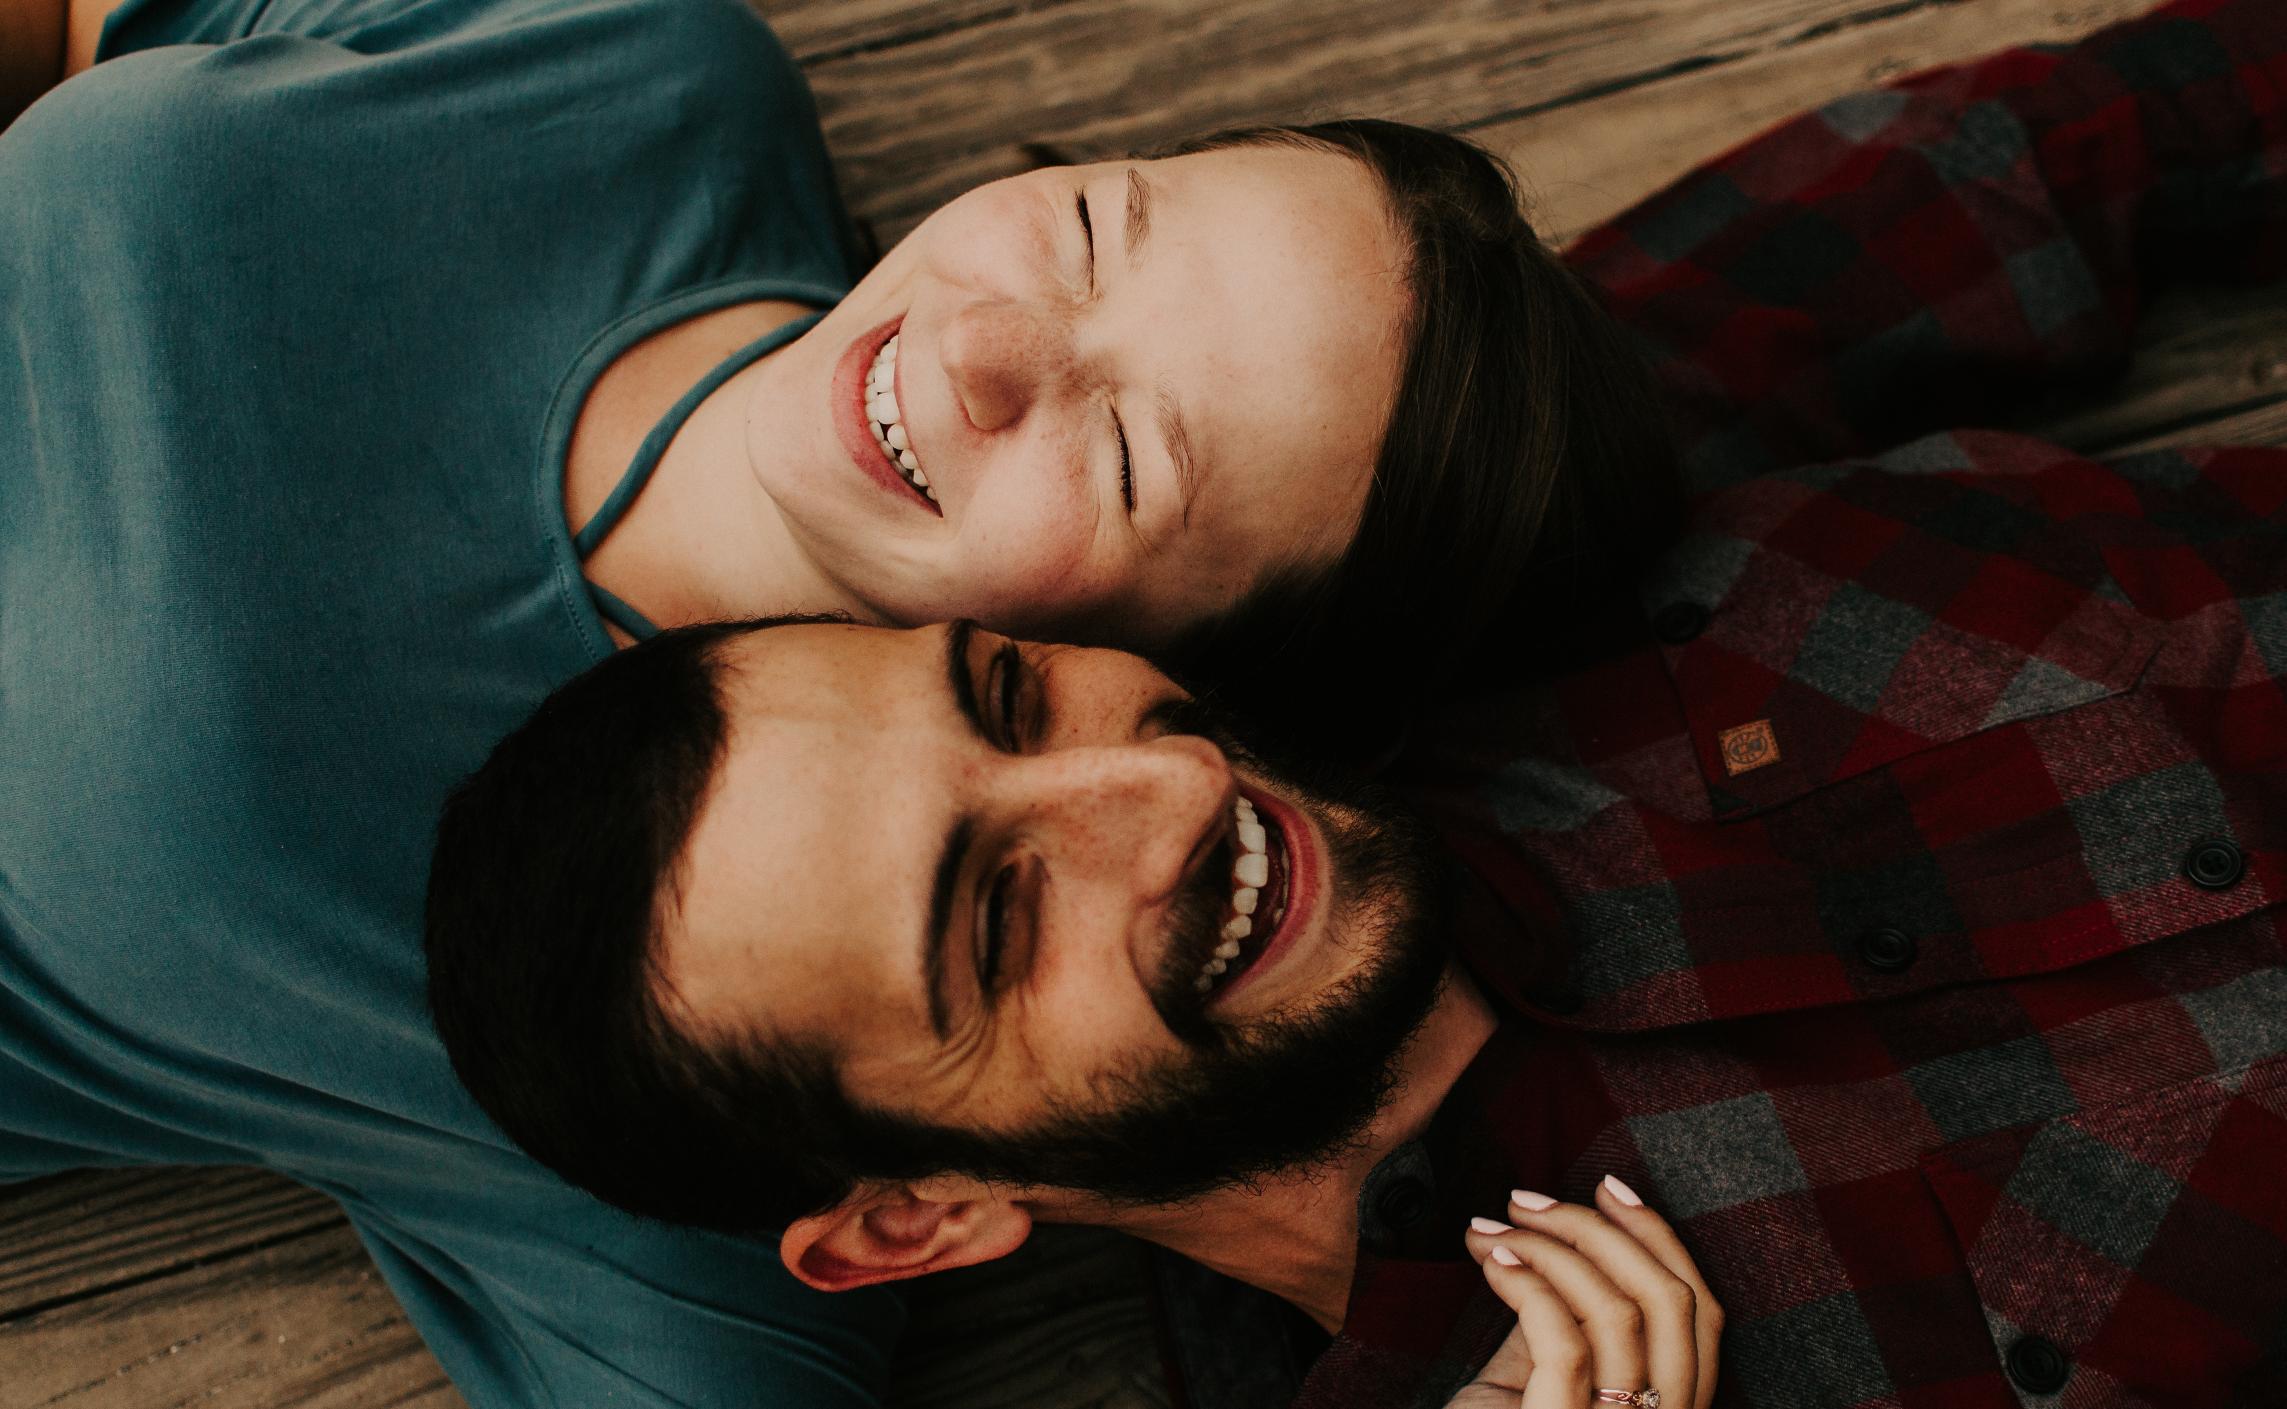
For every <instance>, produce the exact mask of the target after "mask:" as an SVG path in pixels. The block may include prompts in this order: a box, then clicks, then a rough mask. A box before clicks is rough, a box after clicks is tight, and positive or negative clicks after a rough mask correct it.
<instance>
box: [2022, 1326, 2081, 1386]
mask: <svg viewBox="0 0 2287 1409" xmlns="http://www.w3.org/2000/svg"><path fill="white" fill-rule="evenodd" d="M2005 1360H2006V1363H2007V1365H2008V1366H2009V1378H2010V1379H2012V1380H2015V1381H2016V1382H2017V1388H2019V1389H2021V1390H2023V1391H2025V1392H2026V1393H2027V1394H2055V1393H2056V1392H2057V1391H2058V1390H2060V1389H2063V1388H2064V1387H2065V1381H2067V1380H2069V1379H2071V1378H2072V1377H2073V1362H2072V1360H2071V1358H2070V1357H2068V1356H2067V1355H2066V1354H2065V1353H2064V1352H2063V1351H2062V1350H2059V1349H2058V1348H2057V1343H2056V1342H2055V1341H2053V1340H2050V1339H2049V1338H2048V1337H2047V1336H2026V1337H2023V1338H2022V1339H2020V1340H2018V1341H2017V1342H2016V1343H2015V1344H2013V1345H2011V1346H2010V1347H2009V1354H2008V1355H2007V1357H2005Z"/></svg>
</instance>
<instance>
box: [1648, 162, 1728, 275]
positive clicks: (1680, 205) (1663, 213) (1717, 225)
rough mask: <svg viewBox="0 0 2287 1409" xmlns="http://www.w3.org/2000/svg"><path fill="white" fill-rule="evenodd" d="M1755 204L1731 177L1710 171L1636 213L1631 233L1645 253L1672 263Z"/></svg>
mask: <svg viewBox="0 0 2287 1409" xmlns="http://www.w3.org/2000/svg"><path fill="white" fill-rule="evenodd" d="M1753 208H1754V202H1753V201H1750V200H1748V199H1747V193H1746V192H1744V191H1742V190H1740V189H1739V187H1738V186H1737V185H1736V184H1734V183H1733V181H1732V180H1731V178H1730V177H1728V176H1725V175H1724V174H1723V173H1721V172H1717V171H1711V172H1707V173H1705V174H1704V175H1701V176H1699V177H1697V178H1694V179H1693V180H1692V181H1691V182H1690V183H1689V184H1688V185H1686V186H1685V187H1684V188H1683V189H1682V190H1680V191H1677V192H1676V193H1675V194H1674V195H1673V196H1671V197H1670V198H1668V199H1667V200H1664V201H1661V202H1659V203H1658V204H1657V205H1655V206H1654V207H1653V208H1652V209H1650V210H1647V211H1645V212H1644V213H1643V214H1641V215H1639V216H1638V217H1636V219H1635V220H1634V221H1633V222H1632V223H1631V225H1630V227H1629V230H1628V233H1629V235H1630V236H1631V237H1632V238H1633V239H1634V240H1635V241H1636V243H1637V245H1638V246H1640V247H1641V248H1642V249H1643V251H1644V252H1645V253H1646V254H1649V255H1650V256H1652V258H1654V259H1657V260H1660V261H1661V262H1663V263H1668V264H1672V263H1674V262H1675V261H1677V260H1679V259H1681V258H1683V257H1684V256H1685V255H1687V254H1690V253H1691V252H1692V251H1693V250H1695V249H1698V248H1699V246H1700V243H1701V242H1702V241H1704V240H1705V239H1707V237H1708V236H1710V235H1712V234H1714V233H1715V232H1716V231H1718V230H1721V229H1724V228H1725V227H1727V226H1729V225H1731V224H1732V223H1734V222H1735V221H1737V220H1738V219H1739V217H1740V216H1742V215H1745V214H1746V213H1747V212H1748V211H1750V210H1752V209H1753Z"/></svg>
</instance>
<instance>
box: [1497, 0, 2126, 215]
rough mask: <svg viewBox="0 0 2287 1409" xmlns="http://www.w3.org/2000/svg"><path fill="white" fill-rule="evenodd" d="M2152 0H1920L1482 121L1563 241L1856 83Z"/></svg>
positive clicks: (2103, 21)
mask: <svg viewBox="0 0 2287 1409" xmlns="http://www.w3.org/2000/svg"><path fill="white" fill-rule="evenodd" d="M2150 8H2151V4H2150V3H2149V0H2070V2H2069V3H2064V4H2059V3H2057V0H1977V3H1975V4H1936V5H1915V6H1909V7H1906V8H1904V9H1903V10H1901V11H1899V12H1897V13H1892V14H1885V15H1881V16H1878V17H1876V18H1871V19H1867V20H1864V21H1861V22H1859V23H1854V24H1842V25H1839V26H1837V27H1835V28H1832V29H1827V30H1823V31H1816V32H1813V33H1810V34H1808V35H1807V36H1806V37H1802V38H1798V39H1795V40H1793V41H1791V42H1788V43H1785V44H1781V45H1778V46H1776V47H1773V48H1770V49H1766V50H1763V51H1761V52H1758V53H1753V54H1747V55H1743V56H1741V57H1739V58H1736V59H1733V60H1731V61H1729V62H1726V63H1722V64H1719V65H1715V66H1713V67H1709V68H1703V69H1697V70H1693V71H1691V72H1687V73H1680V74H1677V75H1674V76H1673V77H1670V78H1667V79H1664V80H1662V81H1660V82H1657V83H1651V84H1645V85H1643V86H1641V87H1637V88H1632V89H1628V90H1625V91H1622V92H1615V93H1611V94H1608V95H1606V96H1604V97H1602V98H1599V99H1597V100H1595V101H1594V102H1592V103H1588V104H1571V105H1566V106H1564V107H1559V108H1555V109H1552V110H1548V111H1543V112H1537V113H1532V114H1529V115H1527V116H1524V117H1520V118H1514V119H1509V120H1505V121H1499V122H1493V123H1486V124H1480V125H1478V126H1477V127H1476V128H1474V129H1473V130H1472V131H1471V133H1470V135H1471V136H1473V137H1475V138H1476V139H1477V140H1478V141H1480V142H1483V143H1484V144H1485V145H1486V146H1488V147H1490V148H1492V149H1493V150H1494V151H1496V152H1499V153H1500V154H1501V155H1502V156H1504V157H1506V158H1508V159H1509V162H1510V164H1511V165H1513V166H1514V167H1515V168H1516V169H1517V173H1518V175H1519V176H1520V177H1521V178H1523V181H1524V184H1525V186H1526V187H1527V190H1528V192H1529V193H1530V204H1531V207H1532V211H1533V219H1534V222H1535V224H1536V225H1537V226H1538V227H1539V228H1540V230H1541V232H1542V234H1543V235H1544V236H1546V237H1547V238H1549V239H1550V240H1552V241H1556V242H1559V243H1562V242H1563V241H1566V240H1569V239H1571V238H1572V237H1573V236H1575V235H1578V234H1580V233H1581V232H1582V231H1584V230H1586V229H1588V228H1589V227H1590V226H1593V225H1595V224H1597V223H1598V222H1600V221H1603V220H1608V219H1610V218H1611V217H1612V216H1614V215H1617V214H1618V213H1619V212H1621V211H1622V210H1624V209H1626V208H1627V207H1628V206H1630V205H1633V204H1634V203H1635V202H1637V201H1638V200H1641V199H1642V198H1644V197H1645V196H1647V195H1650V194H1651V193H1652V192H1654V191H1656V190H1658V189H1660V188H1661V187H1662V186H1665V185H1667V184H1668V183H1669V182H1671V181H1673V180H1675V179H1676V178H1677V177H1679V176H1681V175H1683V174H1684V173H1685V172H1687V171H1689V170H1691V169H1692V168H1693V167H1695V166H1698V165H1699V164H1700V163H1702V162H1704V161H1707V160H1708V159H1710V158H1711V157H1715V156H1718V155H1720V154H1721V153H1723V152H1725V151H1727V150H1729V149H1730V148H1732V147H1734V146H1736V145H1738V144H1739V143H1740V142H1743V141H1745V140H1746V139H1747V138H1749V137H1752V136H1754V135H1755V134H1756V133H1758V132H1760V131H1762V130H1763V129H1765V128H1767V127H1770V126H1771V125H1773V124H1775V123H1778V122H1781V121H1783V120H1785V119H1787V118H1789V117H1792V116H1794V115H1795V114H1796V113H1800V112H1807V111H1809V110H1810V109H1812V108H1815V107H1818V106H1820V105H1821V104H1824V103H1828V102H1831V101H1833V100H1834V99H1836V98H1839V97H1841V96H1843V95H1844V94H1846V93H1854V92H1857V91H1858V90H1860V89H1863V88H1871V87H1873V86H1875V85H1876V84H1880V83H1884V82H1887V81H1888V80H1890V79H1894V78H1898V77H1901V76H1903V75H1905V74H1908V73H1912V72H1916V71H1918V70H1921V69H1926V68H1934V67H1936V66H1938V65H1941V64H1950V63H1958V62H1960V61H1962V60H1964V59H1971V58H1976V57H1977V56H1979V55H1981V54H1987V53H1991V52H1992V51H1994V50H1996V49H2001V48H2007V47H2010V46H2012V45H2018V44H2036V43H2058V42H2063V41H2067V40H2071V39H2073V38H2076V37H2078V36H2080V35H2083V34H2086V33H2088V32H2089V31H2091V30H2095V29H2100V28H2102V27H2103V26H2105V25H2107V24H2113V23H2117V22H2118V21H2120V20H2124V19H2128V18H2131V17H2133V16H2135V15H2138V14H2142V13H2143V12H2144V11H2146V10H2148V9H2150Z"/></svg>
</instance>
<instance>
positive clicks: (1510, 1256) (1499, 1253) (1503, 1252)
mask: <svg viewBox="0 0 2287 1409" xmlns="http://www.w3.org/2000/svg"><path fill="white" fill-rule="evenodd" d="M1491 1256H1492V1258H1493V1260H1494V1261H1495V1262H1498V1263H1500V1264H1501V1265H1502V1266H1503V1267H1522V1266H1524V1265H1525V1264H1524V1263H1523V1262H1521V1261H1519V1260H1518V1258H1517V1255H1516V1254H1515V1253H1513V1252H1511V1251H1509V1250H1508V1249H1507V1248H1505V1247H1501V1246H1498V1245H1496V1246H1495V1247H1494V1249H1493V1251H1492V1254H1491Z"/></svg>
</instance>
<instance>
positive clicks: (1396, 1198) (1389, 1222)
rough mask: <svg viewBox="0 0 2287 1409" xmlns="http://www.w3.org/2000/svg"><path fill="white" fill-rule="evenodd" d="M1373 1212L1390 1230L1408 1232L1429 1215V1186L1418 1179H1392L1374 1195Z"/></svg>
mask: <svg viewBox="0 0 2287 1409" xmlns="http://www.w3.org/2000/svg"><path fill="white" fill-rule="evenodd" d="M1374 1212H1375V1213H1376V1214H1377V1215H1378V1216H1379V1217H1380V1218H1381V1220H1382V1226H1383V1227H1385V1228H1387V1229H1389V1230H1390V1231H1391V1232H1393V1233H1406V1232H1410V1231H1412V1230H1413V1229H1414V1228H1415V1227H1416V1226H1418V1225H1419V1224H1420V1223H1421V1221H1422V1220H1423V1219H1424V1218H1427V1217H1429V1212H1430V1198H1429V1186H1428V1185H1426V1184H1424V1183H1422V1182H1421V1181H1420V1180H1419V1179H1393V1180H1391V1181H1390V1187H1388V1188H1387V1189H1384V1190H1382V1192H1381V1193H1379V1194H1377V1195H1375V1197H1374Z"/></svg>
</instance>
